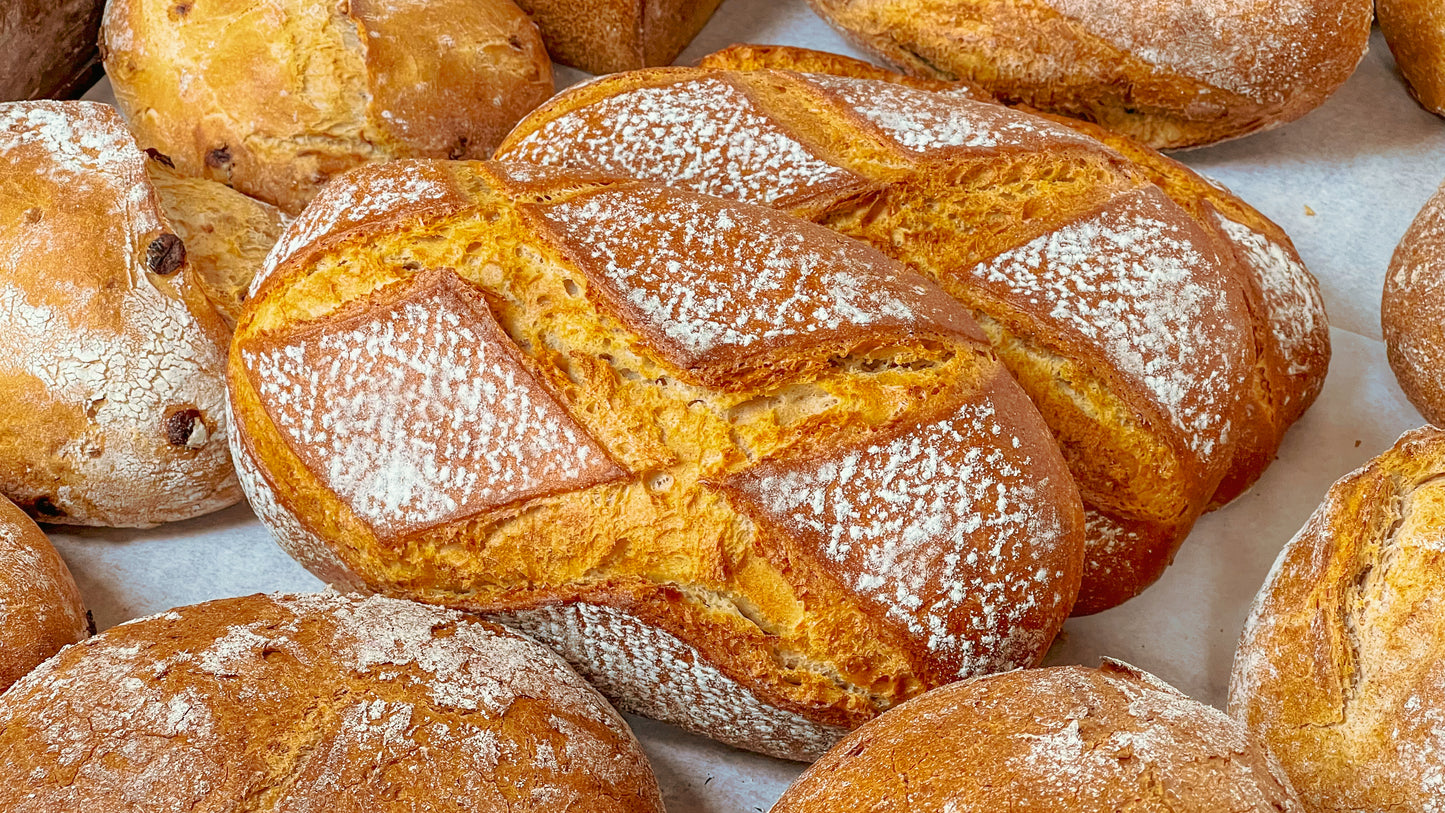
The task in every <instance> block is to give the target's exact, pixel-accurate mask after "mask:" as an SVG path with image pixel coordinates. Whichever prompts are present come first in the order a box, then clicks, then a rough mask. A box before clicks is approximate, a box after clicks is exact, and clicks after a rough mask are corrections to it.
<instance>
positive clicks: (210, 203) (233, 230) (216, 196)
mask: <svg viewBox="0 0 1445 813" xmlns="http://www.w3.org/2000/svg"><path fill="white" fill-rule="evenodd" d="M150 158H151V160H150V161H149V162H147V164H146V172H147V174H148V175H149V176H150V180H151V183H152V184H154V185H155V188H156V194H158V195H159V196H160V200H161V208H162V209H164V210H165V212H166V214H167V215H169V216H170V219H171V226H172V227H173V228H174V229H175V231H176V236H177V237H179V238H181V242H182V243H183V244H184V245H185V247H186V258H187V259H189V260H190V262H191V267H192V268H193V269H194V270H195V272H196V282H197V283H199V284H200V286H201V291H202V292H204V293H205V295H206V298H207V299H209V300H210V301H211V305H212V306H214V307H215V309H216V311H217V312H218V313H220V314H221V317H222V318H224V319H225V320H226V324H228V325H231V326H235V324H236V319H237V318H239V317H240V315H241V303H242V302H243V301H244V300H245V299H246V292H247V291H248V290H250V288H251V280H252V279H253V278H254V277H255V276H256V272H257V271H260V270H261V266H262V264H263V263H265V261H266V254H267V253H268V252H270V250H271V246H273V245H275V244H276V238H278V237H280V236H281V229H283V228H284V227H285V226H286V224H287V223H288V222H290V218H288V217H286V215H284V214H282V213H281V210H279V209H277V208H276V207H275V206H272V205H270V204H268V203H262V202H261V201H259V200H256V199H255V198H248V197H246V196H245V195H243V194H241V193H240V192H237V191H236V190H234V189H232V188H230V187H229V186H226V185H224V184H220V183H217V182H215V181H208V180H206V179H205V178H190V177H187V176H184V175H181V174H180V173H179V172H176V170H175V165H174V164H173V163H172V162H171V160H170V158H168V157H167V156H165V155H164V154H162V153H159V152H156V151H154V150H152V151H151V153H150Z"/></svg>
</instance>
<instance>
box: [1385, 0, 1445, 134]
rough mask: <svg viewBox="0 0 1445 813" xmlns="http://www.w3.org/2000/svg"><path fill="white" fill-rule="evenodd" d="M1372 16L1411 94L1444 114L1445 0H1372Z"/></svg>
mask: <svg viewBox="0 0 1445 813" xmlns="http://www.w3.org/2000/svg"><path fill="white" fill-rule="evenodd" d="M1375 16H1376V17H1377V18H1378V19H1379V21H1380V31H1381V32H1383V33H1384V35H1385V42H1387V43H1389V44H1390V51H1391V52H1392V53H1394V54H1395V63H1396V64H1397V65H1399V66H1400V73H1403V74H1404V75H1405V81H1406V82H1408V83H1409V86H1410V93H1411V95H1413V96H1414V97H1415V98H1416V99H1418V100H1419V101H1420V104H1422V105H1424V106H1425V109H1426V110H1429V111H1430V112H1431V113H1436V114H1439V115H1445V3H1441V2H1440V0H1375Z"/></svg>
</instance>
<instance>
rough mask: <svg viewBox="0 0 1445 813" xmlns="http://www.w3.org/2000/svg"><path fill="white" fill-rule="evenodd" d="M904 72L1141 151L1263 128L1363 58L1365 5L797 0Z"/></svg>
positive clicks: (1307, 105)
mask: <svg viewBox="0 0 1445 813" xmlns="http://www.w3.org/2000/svg"><path fill="white" fill-rule="evenodd" d="M811 2H812V6H813V8H814V9H815V10H816V11H817V12H818V13H819V15H821V16H822V17H823V18H824V19H825V20H827V21H828V22H829V23H831V24H832V25H833V26H834V27H835V28H838V29H839V30H840V31H842V32H843V33H844V34H845V35H846V36H847V37H848V38H849V39H851V40H852V41H853V42H854V43H856V44H858V45H859V46H860V47H862V48H864V49H866V50H868V51H870V52H872V53H873V54H875V55H877V56H878V57H880V58H882V59H884V60H886V61H887V62H889V63H890V64H893V65H896V66H898V67H899V68H901V69H902V70H904V71H906V72H908V73H910V74H913V75H915V76H921V77H928V78H933V79H957V80H965V81H968V82H972V83H974V84H975V85H977V86H978V87H981V88H984V89H986V90H987V91H988V92H990V93H992V94H993V95H994V96H995V97H996V98H998V99H999V100H1000V101H1005V102H1009V103H1023V104H1028V105H1031V106H1033V107H1036V108H1039V109H1041V110H1047V111H1050V112H1054V113H1060V114H1063V115H1069V116H1074V117H1078V118H1081V119H1085V120H1088V121H1093V122H1096V123H1098V124H1102V125H1104V126H1105V127H1108V128H1110V129H1112V130H1115V131H1117V132H1121V133H1124V134H1125V135H1129V136H1132V137H1134V138H1137V139H1139V140H1140V141H1142V142H1144V143H1145V144H1148V145H1150V146H1152V147H1156V148H1160V149H1166V148H1179V147H1196V146H1202V145H1205V144H1212V143H1214V142H1217V141H1221V140H1225V139H1230V138H1237V137H1239V136H1242V135H1247V134H1249V133H1253V132H1258V131H1262V130H1268V129H1270V128H1272V127H1277V126H1279V125H1281V124H1284V123H1286V122H1289V121H1293V120H1294V119H1297V118H1299V117H1300V116H1303V115H1304V114H1305V113H1308V112H1309V111H1310V110H1313V109H1314V108H1315V107H1318V106H1319V105H1320V104H1321V103H1322V102H1323V101H1324V100H1325V99H1326V98H1328V97H1329V96H1330V94H1332V93H1333V92H1334V91H1335V90H1336V89H1337V88H1338V87H1339V86H1340V85H1341V84H1343V83H1344V81H1345V80H1346V79H1348V78H1349V76H1350V74H1351V73H1353V72H1354V69H1355V66H1356V65H1357V64H1359V61H1360V59H1361V58H1362V57H1363V56H1364V54H1365V49H1366V46H1367V44H1368V40H1369V34H1370V25H1371V22H1372V20H1373V14H1372V11H1373V8H1372V6H1373V4H1372V3H1371V2H1369V0H1153V2H1147V3H1141V4H1135V5H1128V6H1121V5H1119V4H1118V3H1115V2H1112V1H1111V0H924V2H915V0H811Z"/></svg>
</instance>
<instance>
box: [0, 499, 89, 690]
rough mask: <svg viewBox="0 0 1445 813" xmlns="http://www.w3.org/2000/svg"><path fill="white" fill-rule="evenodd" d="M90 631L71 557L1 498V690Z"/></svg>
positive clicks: (87, 614)
mask: <svg viewBox="0 0 1445 813" xmlns="http://www.w3.org/2000/svg"><path fill="white" fill-rule="evenodd" d="M90 632H91V621H90V614H89V613H87V612H86V611H85V604H84V603H83V602H82V601H81V600H80V591H79V590H77V589H76V588H75V580H74V579H72V578H71V577H70V569H69V568H67V567H66V566H65V560H64V559H61V558H60V554H58V553H56V552H55V548H53V547H51V545H50V540H49V539H46V538H45V534H43V533H41V532H40V528H38V527H37V526H36V525H35V523H34V522H32V521H31V519H30V518H29V517H27V516H25V512H24V511H21V510H20V509H19V508H16V507H15V504H14V503H12V502H10V501H9V500H7V499H5V498H4V497H0V693H3V692H4V691H5V690H6V689H8V688H10V684H12V683H14V682H15V681H17V680H19V679H20V678H22V677H24V676H25V674H26V673H27V672H29V671H30V670H31V669H34V668H35V667H36V666H39V665H40V662H41V661H43V660H45V659H46V658H49V657H50V656H51V655H54V654H55V653H56V652H59V651H60V649H61V647H64V646H68V645H70V644H73V643H75V642H76V641H80V640H83V639H84V638H85V636H87V635H89V634H90Z"/></svg>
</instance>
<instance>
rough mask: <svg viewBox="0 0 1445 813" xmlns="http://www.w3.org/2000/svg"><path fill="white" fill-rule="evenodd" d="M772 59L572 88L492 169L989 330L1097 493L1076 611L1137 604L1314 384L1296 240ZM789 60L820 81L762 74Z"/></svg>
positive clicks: (852, 73) (1061, 154) (1000, 126)
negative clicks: (545, 178) (632, 186)
mask: <svg viewBox="0 0 1445 813" xmlns="http://www.w3.org/2000/svg"><path fill="white" fill-rule="evenodd" d="M758 50H759V49H733V50H732V51H730V52H729V54H722V55H714V57H710V58H709V59H708V60H707V62H708V63H709V64H720V63H726V62H733V63H735V64H736V65H737V67H738V68H740V70H726V69H722V68H704V69H692V68H674V69H661V70H652V71H639V72H633V73H629V74H623V75H619V76H613V77H608V78H606V79H603V80H599V81H597V82H593V83H589V84H587V85H584V86H581V87H579V88H575V89H573V90H571V91H568V92H566V93H563V94H561V95H559V96H558V97H556V98H555V99H553V100H552V101H550V102H548V103H547V104H545V105H543V106H542V107H541V108H539V109H538V110H537V111H535V112H534V113H533V114H532V115H531V116H529V117H528V118H527V119H526V120H524V121H523V122H522V123H521V124H520V125H518V127H517V129H516V130H514V131H513V132H512V133H511V134H510V135H509V136H508V138H507V140H506V141H505V142H504V143H503V144H502V146H501V147H500V148H499V150H498V157H499V158H502V159H505V160H523V161H529V162H534V163H538V164H545V165H553V166H560V167H566V168H571V169H577V170H590V171H596V172H601V173H606V174H609V175H614V176H616V175H621V176H623V177H632V178H638V179H642V180H647V181H654V182H660V183H668V184H674V185H677V186H680V187H683V188H687V189H691V190H692V191H696V192H703V193H707V194H712V195H718V196H720V197H727V198H733V199H738V200H743V201H746V202H749V203H759V204H765V205H769V206H772V207H775V208H778V209H782V210H784V211H787V212H789V213H791V214H794V215H797V216H800V217H804V218H807V219H809V220H812V221H813V222H815V223H819V224H822V225H826V226H828V227H830V228H833V229H835V230H837V231H839V232H841V233H843V234H846V235H848V236H850V237H855V238H858V239H861V240H863V241H864V242H867V243H869V244H871V245H873V246H874V247H875V248H877V249H879V250H880V251H882V252H884V253H885V254H889V255H891V256H893V257H894V258H895V259H898V260H900V261H902V262H903V263H904V264H906V265H908V266H910V267H911V268H912V269H913V270H915V271H917V272H919V273H921V274H923V275H924V276H926V277H929V278H931V279H933V280H934V281H935V282H937V283H938V284H939V285H940V286H941V287H943V289H944V290H945V291H947V292H948V293H949V294H951V295H952V296H954V297H955V298H956V299H958V300H959V301H960V302H961V303H963V304H964V305H965V306H967V307H968V308H969V309H970V310H971V311H972V312H973V314H974V316H975V317H976V318H977V319H978V321H979V322H980V323H981V325H982V326H983V328H984V330H985V331H986V332H987V333H988V335H989V338H990V339H991V341H992V343H993V346H994V350H995V352H997V353H998V354H999V357H1000V358H1001V359H1002V360H1003V361H1004V363H1005V364H1007V365H1008V367H1009V369H1010V371H1011V372H1012V373H1013V375H1014V377H1015V378H1017V379H1018V381H1019V383H1020V384H1022V385H1023V387H1024V389H1025V391H1027V392H1028V394H1029V396H1030V397H1031V398H1032V399H1033V401H1034V403H1035V405H1036V406H1038V408H1039V410H1040V411H1041V412H1042V413H1043V415H1044V418H1045V420H1046V421H1047V422H1048V424H1049V426H1050V428H1051V429H1052V430H1053V432H1054V434H1055V435H1056V437H1057V439H1058V442H1059V444H1060V447H1061V449H1062V450H1063V453H1064V456H1065V458H1066V459H1067V460H1068V462H1069V466H1070V470H1071V472H1072V473H1073V476H1074V478H1075V480H1076V481H1077V482H1078V484H1079V488H1080V490H1081V492H1082V493H1083V497H1084V503H1085V506H1086V508H1088V509H1089V512H1088V515H1089V533H1088V554H1087V556H1086V565H1085V567H1086V570H1085V573H1084V582H1083V588H1082V591H1081V593H1080V597H1079V601H1078V604H1077V605H1076V606H1075V613H1078V614H1085V613H1091V612H1098V611H1100V610H1105V609H1108V608H1110V607H1113V606H1115V605H1117V604H1119V603H1122V602H1123V601H1126V600H1127V599H1129V598H1132V597H1133V596H1135V595H1137V594H1138V593H1139V592H1140V591H1142V590H1143V589H1144V588H1146V587H1148V586H1149V585H1150V584H1152V583H1153V582H1154V581H1155V580H1156V579H1158V577H1159V576H1160V574H1161V573H1163V571H1164V569H1165V568H1166V567H1167V566H1168V564H1169V563H1170V561H1172V559H1173V556H1174V553H1175V551H1176V550H1177V549H1178V547H1179V544H1180V543H1181V541H1182V540H1183V539H1184V537H1185V536H1186V535H1187V534H1188V533H1189V530H1190V528H1191V527H1193V524H1194V522H1195V520H1196V519H1197V518H1198V517H1199V515H1200V514H1201V513H1202V512H1203V511H1204V510H1205V509H1206V508H1207V507H1208V506H1209V505H1211V504H1212V503H1215V502H1218V501H1221V500H1227V499H1228V498H1230V497H1232V496H1234V495H1235V494H1237V493H1239V492H1240V491H1242V490H1243V489H1244V488H1246V487H1247V486H1248V485H1249V484H1250V483H1252V482H1253V481H1254V479H1255V478H1256V477H1258V475H1259V473H1260V472H1261V471H1262V470H1263V469H1264V467H1265V466H1266V465H1267V464H1268V462H1269V461H1270V460H1272V459H1273V457H1274V455H1275V451H1276V449H1277V448H1278V446H1279V443H1280V440H1281V438H1282V437H1283V434H1284V431H1285V429H1287V428H1288V426H1289V424H1290V423H1291V422H1292V421H1293V420H1294V418H1296V417H1298V414H1299V412H1300V411H1302V410H1303V408H1304V407H1306V406H1308V404H1309V403H1310V401H1312V400H1313V398H1314V396H1315V394H1316V393H1317V392H1318V390H1319V386H1320V382H1321V381H1322V380H1323V378H1324V373H1325V369H1326V366H1327V364H1328V358H1329V342H1328V334H1327V332H1326V325H1325V319H1324V312H1323V310H1322V308H1321V306H1320V304H1319V302H1320V300H1319V296H1318V289H1317V286H1316V285H1315V282H1314V280H1313V278H1311V277H1310V276H1309V274H1308V272H1307V271H1305V270H1304V266H1303V265H1302V264H1300V263H1299V262H1298V258H1297V257H1296V256H1295V255H1294V254H1293V249H1292V248H1289V247H1288V238H1286V237H1284V235H1283V233H1282V232H1281V231H1280V230H1279V228H1278V227H1276V226H1274V225H1273V224H1271V223H1269V222H1268V221H1267V220H1265V219H1264V218H1263V217H1261V216H1259V215H1258V213H1255V212H1253V210H1251V209H1249V208H1248V207H1247V206H1244V205H1243V204H1242V203H1238V201H1237V199H1234V198H1233V196H1232V195H1229V194H1228V193H1227V192H1223V191H1222V190H1218V189H1216V188H1215V187H1211V186H1210V185H1209V184H1208V183H1207V182H1206V181H1204V180H1203V179H1201V178H1198V177H1197V176H1194V175H1192V174H1191V173H1188V171H1187V170H1183V169H1182V168H1180V167H1178V166H1177V165H1173V164H1172V163H1171V162H1168V161H1167V160H1166V159H1163V158H1162V157H1158V156H1157V154H1156V153H1151V152H1150V151H1148V150H1147V149H1146V148H1142V147H1138V146H1137V145H1135V147H1134V149H1135V150H1136V151H1138V152H1140V153H1141V157H1147V156H1145V155H1144V153H1148V154H1149V155H1153V156H1155V158H1152V159H1150V164H1149V167H1148V168H1147V169H1146V168H1145V167H1144V166H1143V165H1140V164H1138V163H1135V162H1133V161H1131V160H1129V159H1127V158H1125V157H1124V156H1123V155H1121V154H1120V152H1118V151H1116V150H1114V149H1110V148H1109V147H1106V146H1105V145H1104V144H1101V143H1100V142H1098V141H1096V140H1094V139H1093V138H1089V137H1087V136H1085V135H1083V134H1081V133H1080V132H1078V131H1077V130H1076V129H1074V128H1072V127H1065V126H1061V125H1060V124H1058V123H1056V122H1051V121H1048V120H1045V119H1041V118H1039V117H1037V116H1032V115H1029V114H1026V113H1022V112H1017V111H1012V110H1009V109H1007V108H1004V107H1001V106H999V105H997V104H992V103H981V102H978V101H975V100H972V99H970V98H969V91H968V90H967V88H962V89H959V88H956V87H951V86H947V85H940V84H939V83H932V85H931V86H928V87H925V85H928V84H929V83H926V82H923V81H921V80H913V81H911V82H907V83H902V82H897V81H893V78H894V77H892V76H887V75H881V74H883V72H881V71H879V70H878V69H876V68H872V67H870V66H866V65H861V64H860V63H857V62H856V61H852V60H846V59H843V58H841V57H836V56H832V55H824V54H818V53H817V52H806V51H798V50H796V49H780V48H774V49H763V55H759V54H758ZM750 54H751V55H750ZM788 61H795V62H796V64H797V65H798V67H800V68H803V69H804V70H807V71H809V72H808V73H798V72H792V71H778V70H759V69H757V68H759V67H763V68H766V67H767V66H768V65H769V64H778V63H780V62H788ZM759 62H761V63H762V64H761V65H759V64H758V63H759ZM818 71H832V72H833V73H832V74H826V75H825V74H823V73H819V72H818ZM895 76H896V75H895ZM1084 126H1085V127H1087V125H1084ZM1156 179H1158V182H1157V183H1156ZM1171 196H1174V197H1177V198H1179V200H1178V201H1176V200H1174V199H1171ZM1180 201H1184V202H1185V203H1187V205H1181V203H1180ZM1265 278H1268V279H1275V278H1278V279H1279V280H1281V284H1279V285H1272V286H1271V287H1270V288H1268V290H1270V291H1278V292H1280V296H1279V297H1277V299H1278V301H1279V307H1278V308H1275V309H1269V308H1268V307H1266V304H1265V300H1266V299H1269V298H1268V297H1266V296H1265V295H1264V293H1263V291H1264V290H1266V289H1264V288H1262V287H1261V284H1260V282H1259V280H1261V279H1265ZM1271 301H1273V300H1271Z"/></svg>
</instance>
